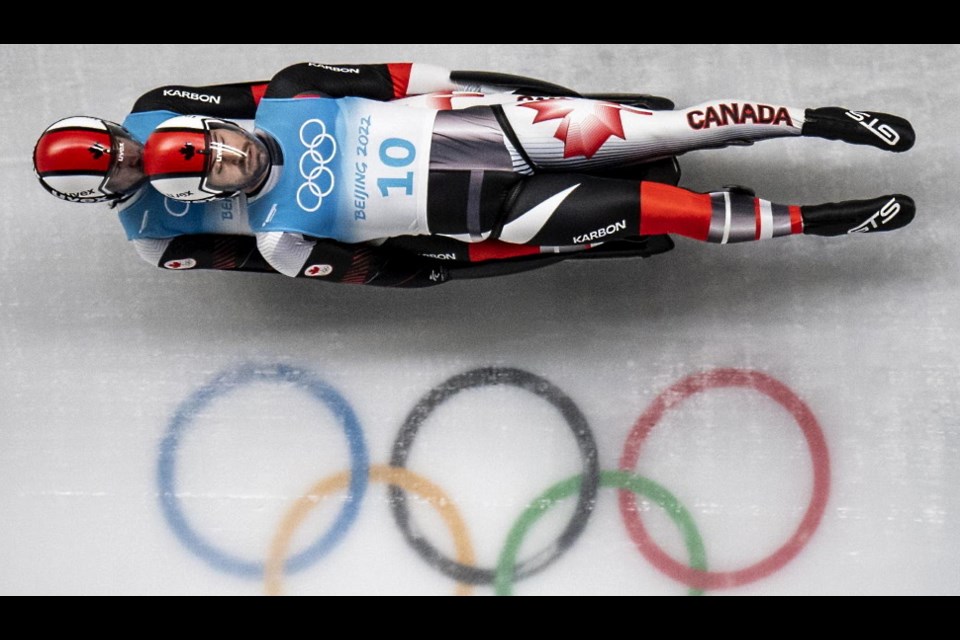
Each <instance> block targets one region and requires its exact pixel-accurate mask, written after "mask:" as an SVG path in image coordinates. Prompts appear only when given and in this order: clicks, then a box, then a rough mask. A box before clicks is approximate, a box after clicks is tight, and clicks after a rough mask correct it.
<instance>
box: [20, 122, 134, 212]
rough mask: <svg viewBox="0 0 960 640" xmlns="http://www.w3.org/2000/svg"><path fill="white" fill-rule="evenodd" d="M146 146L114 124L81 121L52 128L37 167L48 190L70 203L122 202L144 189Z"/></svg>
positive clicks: (35, 153) (43, 140) (45, 134)
mask: <svg viewBox="0 0 960 640" xmlns="http://www.w3.org/2000/svg"><path fill="white" fill-rule="evenodd" d="M141 151H142V145H141V144H140V142H138V141H137V140H136V138H134V137H133V135H132V134H131V133H130V132H129V131H127V130H126V129H124V128H123V127H121V126H120V125H118V124H115V123H113V122H107V121H106V120H101V119H99V118H88V117H85V116H78V117H73V118H67V119H65V120H61V121H59V122H57V123H55V124H53V125H51V126H50V127H49V128H48V129H47V130H46V131H44V132H43V135H41V136H40V140H39V141H38V142H37V146H36V147H35V148H34V151H33V167H34V170H35V171H36V173H37V177H38V178H39V179H40V184H42V185H43V187H44V188H45V189H46V190H47V191H49V192H50V193H52V194H53V195H55V196H57V197H58V198H60V199H62V200H67V201H69V202H83V203H96V202H109V201H113V200H119V199H121V198H123V197H124V196H126V195H128V194H130V193H132V192H133V191H135V190H137V189H139V188H140V186H141V185H143V182H144V180H145V179H146V177H145V176H144V175H143V173H142V171H140V169H139V168H138V167H137V166H134V164H133V163H131V162H129V161H127V162H126V163H125V162H124V160H125V158H126V157H127V156H128V155H129V156H130V157H135V158H136V159H137V161H138V162H139V158H140V154H141Z"/></svg>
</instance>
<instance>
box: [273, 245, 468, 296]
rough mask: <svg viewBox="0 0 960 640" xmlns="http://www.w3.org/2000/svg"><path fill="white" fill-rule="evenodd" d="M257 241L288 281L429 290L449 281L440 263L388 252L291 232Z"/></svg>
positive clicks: (447, 274)
mask: <svg viewBox="0 0 960 640" xmlns="http://www.w3.org/2000/svg"><path fill="white" fill-rule="evenodd" d="M257 240H258V245H259V248H260V253H261V255H263V257H264V258H265V259H266V260H267V262H268V263H269V264H270V265H271V266H272V267H273V268H274V269H276V270H277V271H279V272H280V273H282V274H284V275H286V276H289V277H291V278H303V279H308V280H318V281H321V282H335V283H341V284H362V285H369V286H374V287H392V288H402V289H422V288H425V287H432V286H436V285H439V284H443V283H444V282H446V281H447V280H449V279H450V275H449V273H448V270H447V269H446V267H445V266H443V265H442V264H438V263H436V262H435V261H432V260H425V259H423V258H420V257H418V256H416V255H411V254H407V253H402V252H399V251H393V250H390V249H383V248H378V247H372V246H367V245H351V244H343V243H340V242H335V241H333V240H318V239H313V238H304V237H303V236H302V235H299V234H293V233H266V234H261V235H259V236H258V237H257Z"/></svg>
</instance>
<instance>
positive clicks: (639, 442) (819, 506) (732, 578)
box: [620, 369, 831, 591]
mask: <svg viewBox="0 0 960 640" xmlns="http://www.w3.org/2000/svg"><path fill="white" fill-rule="evenodd" d="M712 389H747V390H755V391H757V392H759V393H761V394H763V395H765V396H767V397H768V398H770V399H771V400H773V401H775V402H776V403H778V404H779V405H780V406H781V407H783V408H784V409H786V410H787V411H788V412H789V413H790V415H792V416H793V418H794V419H795V420H796V421H797V424H798V425H799V426H800V429H801V430H802V431H803V435H804V438H806V441H807V446H808V447H809V449H810V456H811V458H812V459H813V475H814V486H813V497H812V499H811V502H810V506H809V508H808V509H807V513H806V515H805V516H804V518H803V522H801V523H800V528H799V529H797V532H796V533H795V534H794V535H793V537H792V538H790V540H789V541H788V542H787V543H786V544H785V545H784V546H783V547H781V548H780V550H779V551H777V552H776V553H774V554H773V555H772V556H770V557H769V558H767V559H766V560H763V561H761V562H759V563H757V564H755V565H753V566H752V567H749V568H747V569H744V570H742V571H736V572H730V573H707V572H704V571H698V570H696V569H692V568H690V567H688V566H685V565H683V564H682V563H680V562H677V561H676V560H674V559H673V558H671V557H670V556H669V555H667V553H666V552H664V551H663V550H662V549H661V548H660V547H659V546H657V544H656V542H654V541H653V539H652V538H651V537H650V535H649V533H648V532H647V529H646V527H645V526H644V524H643V521H642V520H641V519H640V514H639V512H638V510H637V497H636V495H634V494H633V493H629V492H626V491H624V492H622V493H621V494H620V510H621V512H622V514H623V517H624V520H625V521H626V523H627V528H628V529H629V530H630V536H631V538H633V541H634V542H635V543H636V545H637V548H639V549H640V552H641V553H642V554H643V555H644V557H646V559H647V560H648V561H649V562H650V563H651V564H653V566H655V567H656V568H657V569H658V570H659V571H661V572H663V573H664V574H666V575H667V576H669V577H671V578H673V579H674V580H676V581H678V582H680V583H682V584H685V585H687V586H688V587H690V588H692V589H703V590H707V591H717V590H721V589H734V588H736V587H743V586H746V585H748V584H752V583H754V582H758V581H760V580H763V579H765V578H768V577H770V576H771V575H773V574H774V573H777V572H778V571H780V570H781V569H783V568H784V567H785V566H787V565H788V564H790V563H791V562H792V561H793V560H794V559H796V557H797V556H798V555H800V553H801V552H802V551H803V550H804V548H806V546H807V545H808V544H809V542H810V539H811V538H812V537H813V535H814V533H816V531H817V529H819V528H820V523H821V522H822V521H823V516H824V513H825V512H826V510H827V503H828V502H829V499H830V482H831V479H830V477H831V474H830V452H829V450H828V448H827V441H826V438H825V437H824V435H823V430H822V429H821V427H820V423H819V422H818V421H817V418H816V416H814V415H813V412H812V411H811V410H810V408H809V407H808V406H807V405H806V403H804V401H803V400H801V399H800V398H799V397H798V396H797V394H795V393H794V392H793V391H791V390H790V389H789V388H788V387H787V386H786V385H784V384H783V383H781V382H779V381H777V380H774V379H773V378H771V377H770V376H768V375H765V374H763V373H759V372H756V371H741V370H734V369H721V370H718V371H713V372H710V373H705V374H701V375H696V376H692V377H690V378H687V379H686V380H683V381H681V382H679V383H678V384H676V385H674V386H673V387H671V388H670V389H668V390H667V391H665V392H663V394H662V395H661V396H660V397H659V398H657V399H656V400H655V401H654V403H653V405H652V406H651V407H650V409H649V410H647V412H646V413H645V414H644V415H643V416H642V417H641V418H640V420H639V422H638V423H637V426H636V427H635V428H634V430H633V433H631V434H630V438H629V439H628V441H627V445H626V448H625V450H624V454H623V459H622V460H621V463H620V468H621V469H622V470H623V471H626V472H630V473H632V472H633V470H634V469H635V468H636V466H637V463H638V462H639V460H640V453H641V452H642V449H643V445H644V444H645V443H646V441H647V439H648V438H649V436H650V433H651V432H652V431H653V430H654V428H655V427H656V426H657V424H659V423H660V421H661V420H662V419H663V417H664V416H665V415H666V414H667V412H669V411H671V410H672V409H675V408H677V407H678V406H680V405H681V404H683V403H684V402H686V401H687V400H689V399H690V398H692V397H693V396H696V395H699V394H701V393H704V392H706V391H710V390H712Z"/></svg>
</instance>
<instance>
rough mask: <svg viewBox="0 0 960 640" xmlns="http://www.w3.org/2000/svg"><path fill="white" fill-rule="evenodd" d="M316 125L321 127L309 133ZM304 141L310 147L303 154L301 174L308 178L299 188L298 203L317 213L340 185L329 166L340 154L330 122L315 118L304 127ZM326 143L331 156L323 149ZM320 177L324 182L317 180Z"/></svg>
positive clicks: (302, 136) (308, 210) (301, 131)
mask: <svg viewBox="0 0 960 640" xmlns="http://www.w3.org/2000/svg"><path fill="white" fill-rule="evenodd" d="M313 126H316V127H318V128H319V131H318V132H317V133H316V134H315V135H313V136H312V137H310V136H309V135H308V134H309V133H312V132H311V131H309V130H310V128H311V127H313ZM300 142H301V143H302V144H303V146H304V147H306V148H307V150H306V151H305V152H304V154H303V155H302V156H300V175H301V176H302V177H303V179H304V180H306V182H304V183H303V184H302V185H300V188H299V189H298V190H297V204H299V205H300V208H301V209H303V210H304V211H305V212H307V213H316V212H317V211H319V210H320V207H322V206H323V200H324V198H327V197H328V196H329V195H330V194H331V193H333V190H334V189H335V188H336V185H337V179H336V176H335V175H334V173H333V170H331V169H330V167H329V166H328V165H329V164H330V163H332V162H333V161H334V159H336V157H337V140H336V138H334V137H333V136H332V135H330V134H329V133H328V132H327V125H326V123H324V122H323V121H322V120H317V119H311V120H307V121H306V122H304V123H303V125H302V126H301V127H300ZM325 147H328V148H329V152H330V153H329V156H326V155H324V153H323V150H324V148H325ZM321 178H322V180H321ZM318 180H321V181H320V184H317V181H318ZM326 183H329V184H326ZM321 185H323V186H321ZM308 194H309V199H308ZM305 200H306V201H305ZM314 200H316V202H314Z"/></svg>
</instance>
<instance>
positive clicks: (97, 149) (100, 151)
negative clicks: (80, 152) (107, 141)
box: [87, 142, 110, 160]
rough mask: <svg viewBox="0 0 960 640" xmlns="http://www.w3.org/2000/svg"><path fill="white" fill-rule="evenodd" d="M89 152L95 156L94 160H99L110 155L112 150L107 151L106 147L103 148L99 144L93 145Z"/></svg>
mask: <svg viewBox="0 0 960 640" xmlns="http://www.w3.org/2000/svg"><path fill="white" fill-rule="evenodd" d="M87 151H89V152H90V155H92V156H93V159H94V160H99V159H100V158H102V157H103V156H104V155H106V154H108V153H110V149H107V148H106V147H105V146H103V145H102V144H100V143H99V142H98V143H97V144H95V145H93V146H92V147H90V148H89V149H87Z"/></svg>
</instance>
